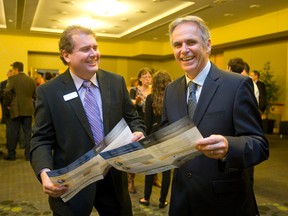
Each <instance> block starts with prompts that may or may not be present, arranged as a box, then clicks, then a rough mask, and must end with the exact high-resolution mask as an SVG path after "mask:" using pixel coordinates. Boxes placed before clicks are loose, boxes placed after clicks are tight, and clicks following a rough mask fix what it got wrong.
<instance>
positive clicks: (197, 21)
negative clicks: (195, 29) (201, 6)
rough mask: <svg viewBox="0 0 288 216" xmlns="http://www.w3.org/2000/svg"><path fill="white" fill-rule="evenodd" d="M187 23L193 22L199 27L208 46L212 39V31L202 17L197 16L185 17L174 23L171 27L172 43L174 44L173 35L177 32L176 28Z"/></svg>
mask: <svg viewBox="0 0 288 216" xmlns="http://www.w3.org/2000/svg"><path fill="white" fill-rule="evenodd" d="M186 22H193V23H195V24H197V25H198V26H199V29H200V32H201V38H202V40H203V42H204V43H205V45H206V44H207V41H208V40H209V39H210V31H209V28H208V26H207V25H206V23H205V22H204V20H202V19H201V18H200V17H197V16H185V17H180V18H177V19H175V20H174V21H173V22H171V23H170V25H169V37H170V43H171V44H172V33H173V31H174V30H175V28H176V27H177V26H178V25H180V24H182V23H186Z"/></svg>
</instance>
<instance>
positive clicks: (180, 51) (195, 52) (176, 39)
mask: <svg viewBox="0 0 288 216" xmlns="http://www.w3.org/2000/svg"><path fill="white" fill-rule="evenodd" d="M171 42H172V47H173V53H174V57H175V59H176V61H177V62H178V63H179V65H180V67H181V68H182V69H183V70H184V71H185V72H186V73H187V75H188V77H189V78H190V79H194V78H195V77H196V76H197V75H198V74H199V73H200V71H201V70H202V69H203V68H204V67H205V65H206V64H207V62H208V60H209V53H210V51H211V40H210V39H208V40H207V41H206V42H204V41H203V40H202V38H201V32H200V29H199V27H198V25H197V24H195V23H194V22H184V23H181V24H179V25H178V26H177V27H175V29H174V31H173V32H172V34H171Z"/></svg>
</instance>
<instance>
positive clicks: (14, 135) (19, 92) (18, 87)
mask: <svg viewBox="0 0 288 216" xmlns="http://www.w3.org/2000/svg"><path fill="white" fill-rule="evenodd" d="M11 66H12V74H13V76H10V77H9V78H8V81H7V85H6V88H5V90H4V97H6V100H7V102H6V103H7V106H8V109H9V112H10V119H11V121H10V122H9V125H8V128H7V130H9V131H8V133H9V136H8V139H7V149H8V155H7V156H5V157H4V159H5V160H10V161H13V160H16V147H17V142H18V140H19V137H20V127H21V128H22V130H23V134H24V143H25V151H24V156H25V159H26V160H29V151H30V140H31V128H32V116H33V113H34V106H33V100H34V98H35V89H36V86H35V83H34V80H33V79H32V78H31V77H29V76H27V75H26V74H25V73H24V72H23V63H22V62H14V63H13V64H11Z"/></svg>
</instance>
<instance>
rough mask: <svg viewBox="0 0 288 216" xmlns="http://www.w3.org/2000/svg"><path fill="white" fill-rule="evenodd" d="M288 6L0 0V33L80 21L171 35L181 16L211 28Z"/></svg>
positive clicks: (99, 30) (121, 35)
mask: <svg viewBox="0 0 288 216" xmlns="http://www.w3.org/2000/svg"><path fill="white" fill-rule="evenodd" d="M287 7H288V1H287V0H190V1H189V0H188V1H184V0H0V33H1V34H23V35H27V34H28V35H37V36H39V35H47V34H48V35H55V36H58V35H59V34H60V33H61V32H62V31H63V29H64V28H65V27H66V26H68V25H71V24H80V25H86V26H90V27H91V28H93V29H94V30H95V32H96V34H97V36H98V38H105V39H112V40H123V41H125V40H148V41H149V40H167V38H168V36H167V31H168V24H169V23H170V22H171V21H172V20H173V19H175V18H176V17H179V16H184V15H197V16H200V17H202V18H203V19H204V20H205V21H206V22H207V24H208V26H209V27H210V29H213V28H216V27H220V26H224V25H228V24H231V23H234V22H238V21H241V20H245V19H248V18H252V17H256V16H261V15H264V14H266V13H270V12H274V11H277V10H281V9H285V8H287ZM114 13H115V14H114ZM117 13H118V14H117Z"/></svg>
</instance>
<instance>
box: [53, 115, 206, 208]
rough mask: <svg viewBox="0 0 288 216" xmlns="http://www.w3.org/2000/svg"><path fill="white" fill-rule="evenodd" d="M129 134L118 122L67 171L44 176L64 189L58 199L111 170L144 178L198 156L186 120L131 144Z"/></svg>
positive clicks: (195, 131) (195, 134) (196, 133)
mask: <svg viewBox="0 0 288 216" xmlns="http://www.w3.org/2000/svg"><path fill="white" fill-rule="evenodd" d="M132 138H133V133H132V132H131V130H130V128H129V127H128V125H127V123H126V121H125V120H124V119H121V120H120V122H119V123H118V124H117V125H116V126H115V127H114V128H113V130H112V131H111V132H110V133H109V134H108V135H107V136H106V137H105V138H104V140H103V141H102V142H101V143H100V144H98V145H97V146H95V147H94V148H93V149H91V150H90V151H88V152H87V153H86V154H84V155H83V156H81V157H80V158H78V159H77V160H76V161H74V162H73V163H71V164H70V165H68V166H67V167H64V168H61V169H58V170H52V171H49V172H47V174H48V176H49V177H50V179H51V181H52V182H53V183H54V184H56V185H68V190H67V192H66V193H65V194H63V195H62V196H61V198H62V200H63V201H64V202H67V201H68V200H69V199H71V198H72V197H73V196H74V195H76V194H77V193H78V192H79V191H80V190H82V189H83V188H84V187H86V186H88V185H89V184H91V183H93V182H95V181H98V180H100V179H103V178H104V176H105V175H106V173H107V172H108V170H109V169H110V168H111V167H112V166H113V167H114V168H116V169H118V170H121V171H124V172H129V173H143V174H146V175H150V174H155V173H159V172H163V171H165V170H169V169H173V168H177V167H180V166H181V165H182V164H184V163H185V162H187V161H188V160H191V159H193V158H194V157H196V156H198V155H200V154H201V153H200V152H199V151H198V150H197V149H196V148H195V141H196V140H198V139H201V138H202V135H201V134H200V132H199V130H198V129H197V127H196V126H195V125H194V124H193V123H192V122H191V120H190V119H189V117H188V116H187V117H184V118H182V119H180V120H178V121H177V122H174V123H173V124H171V125H169V126H167V127H164V128H162V129H160V130H158V131H157V132H155V133H153V134H151V135H149V136H147V137H146V138H144V139H142V140H139V141H137V142H131V140H132Z"/></svg>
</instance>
